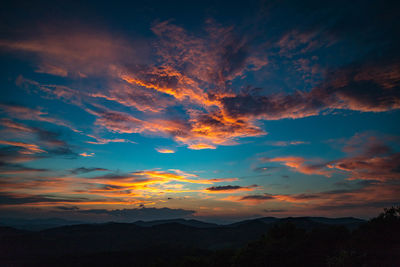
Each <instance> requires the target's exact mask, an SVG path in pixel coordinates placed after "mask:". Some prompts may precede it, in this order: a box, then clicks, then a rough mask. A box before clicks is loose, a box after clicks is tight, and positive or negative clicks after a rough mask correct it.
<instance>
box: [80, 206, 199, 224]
mask: <svg viewBox="0 0 400 267" xmlns="http://www.w3.org/2000/svg"><path fill="white" fill-rule="evenodd" d="M78 212H79V213H83V214H88V215H93V216H96V215H100V216H105V217H107V218H108V219H109V220H113V221H124V222H133V221H137V220H146V221H147V220H166V219H176V218H185V217H191V216H193V215H194V213H195V211H193V210H185V209H171V208H146V207H142V208H136V209H115V210H106V209H89V210H79V211H78Z"/></svg>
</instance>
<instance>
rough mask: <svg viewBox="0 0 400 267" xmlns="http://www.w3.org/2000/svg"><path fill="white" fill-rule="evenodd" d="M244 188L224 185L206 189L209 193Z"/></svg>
mask: <svg viewBox="0 0 400 267" xmlns="http://www.w3.org/2000/svg"><path fill="white" fill-rule="evenodd" d="M241 188H243V187H242V186H239V185H222V186H212V187H209V188H206V190H209V191H226V190H238V189H241Z"/></svg>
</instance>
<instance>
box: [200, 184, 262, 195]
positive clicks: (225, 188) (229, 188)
mask: <svg viewBox="0 0 400 267" xmlns="http://www.w3.org/2000/svg"><path fill="white" fill-rule="evenodd" d="M258 187H259V186H258V185H250V186H239V185H221V186H211V187H208V188H206V189H205V192H206V193H219V194H228V193H236V192H243V191H253V190H255V189H257V188H258Z"/></svg>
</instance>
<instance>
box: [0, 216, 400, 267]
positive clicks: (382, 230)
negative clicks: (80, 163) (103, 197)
mask: <svg viewBox="0 0 400 267" xmlns="http://www.w3.org/2000/svg"><path fill="white" fill-rule="evenodd" d="M392 215H393V216H392V217H393V218H395V219H393V218H392V219H390V218H389V217H390V216H389V217H388V218H389V219H388V218H386V217H384V216H383V217H378V218H376V219H375V221H374V220H372V221H370V222H364V221H362V220H359V219H354V218H339V219H329V218H321V217H297V218H285V219H277V218H272V217H266V218H259V219H254V220H248V221H242V222H239V223H234V224H230V225H223V226H221V225H216V224H209V223H204V222H200V221H196V220H183V219H176V220H165V221H153V222H143V221H137V222H135V223H104V224H79V225H68V226H62V227H56V228H51V229H46V230H42V231H26V230H17V229H15V228H10V227H0V266H396V265H390V264H394V263H395V261H397V259H396V257H395V256H393V255H400V249H399V248H400V246H399V244H400V243H399V240H400V235H399V229H400V228H399V227H398V226H399V219H398V218H399V217H398V216H397V215H398V213H394V214H392ZM396 216H397V217H396ZM396 227H397V228H396ZM371 246H372V247H371ZM371 258H372V259H374V260H371ZM386 262H387V263H388V264H389V265H385V264H386ZM364 263H368V264H369V265H368V264H367V265H365V264H364ZM378 263H379V264H378ZM399 263H400V261H399ZM359 264H361V265H359ZM363 264H364V265H363ZM373 264H377V265H373Z"/></svg>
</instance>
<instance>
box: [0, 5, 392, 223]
mask: <svg viewBox="0 0 400 267" xmlns="http://www.w3.org/2000/svg"><path fill="white" fill-rule="evenodd" d="M398 12H399V4H398V3H396V1H285V0H282V1H239V2H235V1H131V2H130V3H128V1H111V2H110V1H35V2H32V1H6V3H5V4H4V5H3V7H2V9H1V11H0V13H1V14H0V31H1V35H0V58H1V61H0V71H1V74H0V88H1V90H0V216H2V217H19V218H47V217H58V218H64V219H75V220H85V221H94V222H98V221H110V220H114V221H132V220H136V219H143V220H150V219H166V218H178V217H179V218H195V219H199V220H205V221H207V220H208V221H221V222H223V221H224V222H225V221H226V222H227V221H235V220H239V219H245V218H254V217H263V216H274V217H287V216H327V217H343V216H355V217H360V218H370V217H373V216H376V215H377V214H378V213H379V212H380V211H382V209H383V208H385V207H390V206H392V205H396V204H399V203H400V197H399V196H400V183H399V182H400V153H399V151H400V149H399V148H400V123H399V121H400V120H399V119H400V111H399V109H400V50H399V47H400V37H399V36H400V22H399V20H398Z"/></svg>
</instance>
